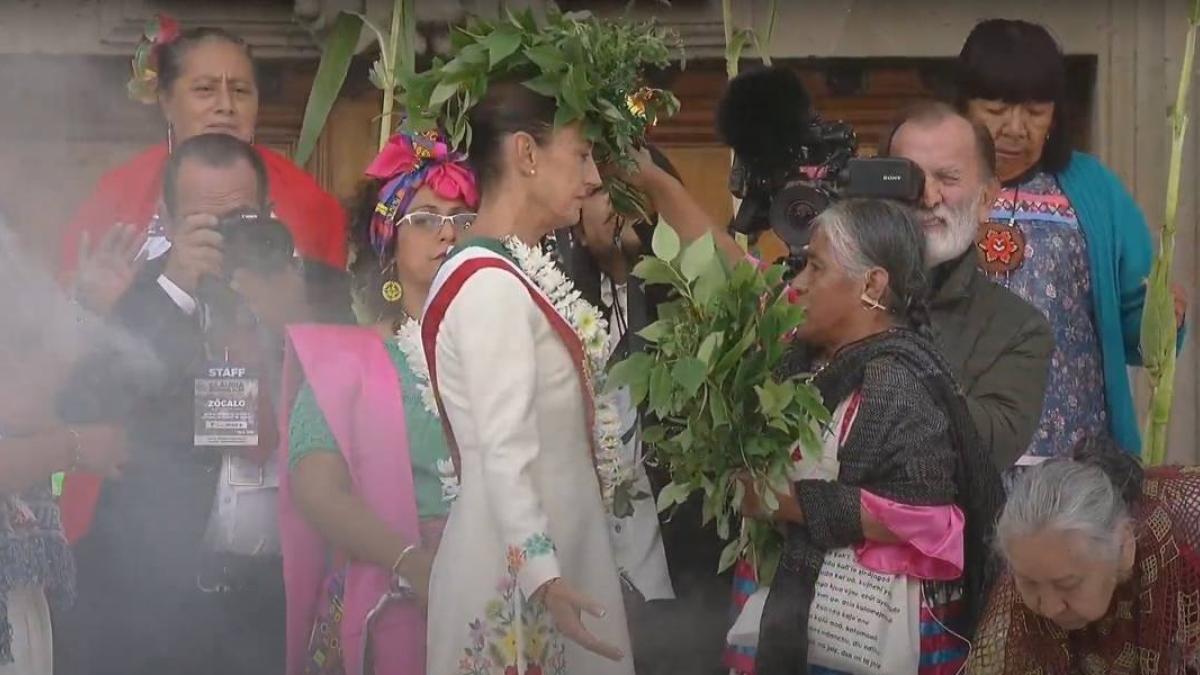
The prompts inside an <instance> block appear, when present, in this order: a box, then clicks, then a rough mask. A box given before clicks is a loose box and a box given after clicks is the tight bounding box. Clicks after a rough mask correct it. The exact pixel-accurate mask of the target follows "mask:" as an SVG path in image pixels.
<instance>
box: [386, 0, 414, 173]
mask: <svg viewBox="0 0 1200 675" xmlns="http://www.w3.org/2000/svg"><path fill="white" fill-rule="evenodd" d="M415 4H416V0H394V2H393V3H392V29H391V32H390V33H388V39H387V44H386V45H385V44H384V43H383V42H382V41H381V42H380V44H379V48H380V50H381V51H383V52H385V53H386V56H385V57H383V58H384V63H385V66H384V68H385V70H386V79H385V81H384V83H383V86H382V87H381V89H383V110H382V115H380V119H379V149H380V150H382V149H383V146H385V145H387V142H388V139H389V138H391V135H392V127H393V125H392V116H393V113H394V111H395V106H396V94H397V92H396V89H397V88H398V86H399V83H400V77H401V76H408V75H412V73H413V69H414V68H415V67H416V64H415V63H414V61H415V60H416V59H415V54H414V51H413V50H414V43H415V42H416V25H417V22H416V7H415ZM401 48H403V52H401Z"/></svg>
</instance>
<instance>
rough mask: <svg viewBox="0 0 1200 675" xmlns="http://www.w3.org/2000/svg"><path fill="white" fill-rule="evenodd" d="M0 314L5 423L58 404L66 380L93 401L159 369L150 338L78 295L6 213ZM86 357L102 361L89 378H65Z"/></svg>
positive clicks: (146, 385) (128, 391) (137, 386)
mask: <svg viewBox="0 0 1200 675" xmlns="http://www.w3.org/2000/svg"><path fill="white" fill-rule="evenodd" d="M0 317H3V320H2V321H0V383H2V384H0V389H2V390H3V395H2V396H0V424H7V425H22V424H24V423H25V420H22V419H20V416H21V415H22V414H34V413H36V412H38V410H37V407H36V406H38V405H54V402H55V400H56V399H57V398H58V395H59V394H60V393H68V392H67V391H65V390H66V389H67V388H70V392H69V393H71V394H72V395H73V396H74V397H75V398H76V400H83V399H89V400H90V401H89V404H88V405H87V406H86V407H88V408H91V409H96V407H97V406H96V405H95V404H97V403H98V402H99V399H109V400H110V401H111V400H112V399H114V398H123V397H126V396H134V395H135V392H136V391H142V392H145V391H147V390H149V389H150V388H152V387H153V385H154V384H155V383H157V382H159V381H160V379H161V377H162V371H163V369H162V365H161V363H160V362H159V361H158V360H157V359H156V358H155V357H154V355H153V351H152V350H151V349H150V347H149V345H148V344H146V343H145V342H144V341H142V340H140V339H138V338H135V337H134V336H133V335H131V334H129V333H128V332H126V331H125V330H122V329H120V328H118V327H116V326H115V325H114V324H113V323H112V322H109V321H105V320H104V319H102V318H100V317H98V316H96V315H95V314H93V313H92V312H89V311H87V310H85V309H84V308H82V307H80V306H79V305H78V304H77V303H75V302H73V301H72V300H71V299H70V298H69V297H68V295H67V294H66V292H64V291H63V290H62V288H61V287H60V286H59V284H58V283H57V281H56V280H55V279H54V277H53V276H52V275H51V274H50V273H49V271H48V270H47V269H46V268H45V267H44V265H43V264H42V262H41V260H39V259H38V257H37V256H34V255H31V254H30V253H29V252H28V250H27V249H26V248H25V247H24V246H23V245H22V242H21V241H20V239H19V237H18V236H17V235H16V234H15V233H14V232H13V230H11V229H9V227H8V226H7V224H5V223H4V222H3V221H0ZM84 363H88V364H95V365H97V366H101V367H100V369H99V370H98V371H93V373H92V374H91V376H89V377H87V378H84V379H85V380H86V381H85V382H74V381H72V382H70V383H69V384H68V381H69V378H70V377H71V375H72V371H73V370H75V368H76V366H79V365H81V364H84ZM60 390H63V391H60ZM21 408H24V410H21ZM119 408H121V406H116V407H110V409H111V410H114V411H116V410H118V409H119ZM116 414H117V413H115V412H114V415H116ZM89 416H91V415H89ZM14 417H16V419H14ZM85 421H99V420H85Z"/></svg>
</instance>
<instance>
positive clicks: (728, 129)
mask: <svg viewBox="0 0 1200 675" xmlns="http://www.w3.org/2000/svg"><path fill="white" fill-rule="evenodd" d="M717 126H718V131H719V132H720V135H721V137H722V138H723V139H724V140H725V142H726V143H727V144H729V145H730V146H731V147H732V148H733V151H734V161H733V169H732V171H731V172H730V175H729V191H730V192H731V193H733V195H734V196H735V197H738V198H739V199H741V200H742V202H741V205H740V206H739V208H738V211H737V213H736V214H735V215H734V218H733V222H732V223H731V226H732V228H733V229H734V231H736V232H740V233H742V234H746V235H755V234H759V233H761V232H765V231H767V230H768V229H770V230H772V231H774V232H775V234H776V235H778V236H779V238H780V239H781V240H783V242H784V243H785V244H787V247H788V261H789V262H790V263H791V264H792V265H793V267H795V266H796V265H797V264H802V260H803V255H804V248H805V246H807V244H808V240H809V237H810V236H811V232H812V221H813V219H814V218H816V216H817V215H818V214H820V213H821V212H822V211H824V210H825V209H826V208H828V207H829V205H830V204H832V203H833V202H835V201H837V200H838V199H843V198H846V197H874V198H881V199H896V200H899V201H903V202H906V203H910V204H915V203H917V202H918V201H919V200H920V197H921V194H922V192H923V191H924V188H925V178H924V173H922V171H921V169H920V167H918V166H916V165H915V164H914V163H912V162H911V161H909V160H906V159H900V158H860V157H856V154H857V152H858V139H857V137H856V136H855V134H854V130H853V129H852V128H851V127H850V125H848V124H846V123H844V122H840V121H835V122H827V121H825V120H822V119H821V118H820V116H818V115H816V114H815V113H813V112H812V109H811V101H810V99H809V96H808V92H807V91H805V89H804V85H803V83H802V82H801V81H800V78H799V76H797V75H796V73H795V72H794V71H792V70H790V69H787V68H784V67H770V68H760V69H757V70H753V71H748V72H746V73H744V74H742V75H740V76H738V77H737V78H734V80H733V81H732V82H731V83H730V86H729V89H728V91H727V92H726V94H725V96H724V97H723V99H722V100H721V103H720V106H719V108H718V118H717Z"/></svg>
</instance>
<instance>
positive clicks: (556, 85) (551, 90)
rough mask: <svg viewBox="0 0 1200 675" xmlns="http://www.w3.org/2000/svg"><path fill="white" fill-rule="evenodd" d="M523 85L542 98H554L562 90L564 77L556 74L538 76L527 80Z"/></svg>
mask: <svg viewBox="0 0 1200 675" xmlns="http://www.w3.org/2000/svg"><path fill="white" fill-rule="evenodd" d="M523 84H524V85H525V86H526V87H528V88H530V89H532V90H533V91H535V92H537V93H539V94H541V95H542V96H547V97H550V98H553V97H555V96H557V95H558V91H559V89H561V88H562V76H561V75H557V74H554V73H545V74H542V75H538V76H537V77H535V78H533V79H532V80H526V81H525V82H524V83H523Z"/></svg>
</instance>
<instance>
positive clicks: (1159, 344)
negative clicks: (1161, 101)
mask: <svg viewBox="0 0 1200 675" xmlns="http://www.w3.org/2000/svg"><path fill="white" fill-rule="evenodd" d="M1197 28H1200V0H1192V9H1191V12H1190V16H1189V17H1188V30H1187V38H1186V41H1185V44H1184V49H1183V65H1182V70H1181V72H1180V74H1179V89H1178V92H1177V94H1176V97H1175V105H1174V107H1172V109H1171V116H1170V121H1171V160H1170V169H1169V173H1168V174H1167V203H1166V215H1165V218H1164V219H1163V228H1162V235H1161V237H1160V239H1159V243H1158V255H1157V256H1156V257H1155V258H1154V263H1153V264H1152V265H1151V267H1150V277H1149V279H1148V280H1147V282H1146V283H1147V287H1146V305H1145V310H1144V312H1143V315H1142V336H1141V337H1142V358H1143V362H1144V364H1145V369H1146V374H1147V376H1148V377H1149V380H1150V409H1149V412H1148V414H1147V416H1146V452H1145V458H1146V463H1147V464H1149V465H1151V466H1153V465H1157V464H1162V463H1164V462H1165V461H1166V459H1167V431H1168V428H1169V423H1170V419H1171V403H1172V401H1173V399H1174V397H1175V346H1176V340H1177V338H1178V334H1177V328H1176V322H1175V301H1174V296H1173V294H1172V291H1171V267H1172V265H1173V263H1174V259H1175V232H1176V228H1177V223H1178V217H1179V184H1180V179H1181V174H1182V169H1183V141H1184V138H1185V136H1186V135H1187V125H1188V93H1189V91H1190V89H1191V82H1192V69H1193V64H1194V63H1195V56H1196V32H1197Z"/></svg>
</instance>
